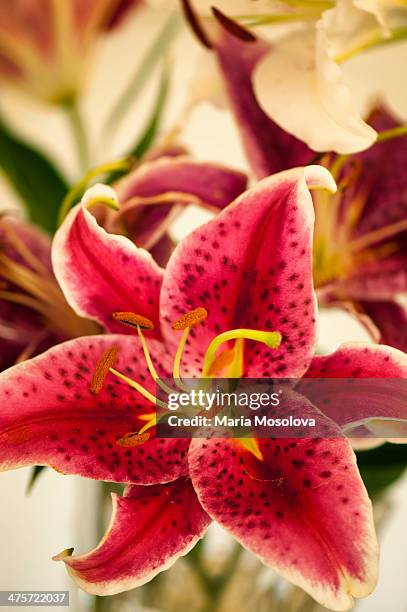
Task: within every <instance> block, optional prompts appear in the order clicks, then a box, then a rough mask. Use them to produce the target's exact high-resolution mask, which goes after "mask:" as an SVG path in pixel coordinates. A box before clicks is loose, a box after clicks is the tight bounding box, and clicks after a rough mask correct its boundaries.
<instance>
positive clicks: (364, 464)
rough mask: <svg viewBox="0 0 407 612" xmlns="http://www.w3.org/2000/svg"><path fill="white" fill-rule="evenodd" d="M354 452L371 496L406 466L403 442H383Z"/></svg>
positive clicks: (405, 447) (402, 471)
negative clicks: (371, 447)
mask: <svg viewBox="0 0 407 612" xmlns="http://www.w3.org/2000/svg"><path fill="white" fill-rule="evenodd" d="M356 454H357V458H358V466H359V471H360V473H361V476H362V478H363V482H364V483H365V486H366V488H367V490H368V492H369V495H371V496H372V497H373V496H375V495H378V494H379V493H381V492H382V491H383V490H384V489H386V488H387V487H389V486H390V485H391V484H393V483H394V482H396V480H398V478H400V476H402V474H403V473H404V471H405V469H406V467H407V445H404V444H383V445H382V446H379V447H378V448H373V449H371V450H368V451H358V452H357V453H356Z"/></svg>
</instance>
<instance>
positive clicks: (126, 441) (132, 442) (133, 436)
mask: <svg viewBox="0 0 407 612" xmlns="http://www.w3.org/2000/svg"><path fill="white" fill-rule="evenodd" d="M149 438H150V434H149V433H148V432H145V433H141V434H140V433H137V432H130V433H126V434H125V435H124V436H123V437H122V438H119V439H118V440H116V444H118V445H119V446H124V447H128V446H139V445H140V444H144V442H147V440H148V439H149Z"/></svg>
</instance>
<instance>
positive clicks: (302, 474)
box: [189, 434, 378, 610]
mask: <svg viewBox="0 0 407 612" xmlns="http://www.w3.org/2000/svg"><path fill="white" fill-rule="evenodd" d="M334 435H335V434H334ZM257 444H258V447H259V450H260V453H261V455H262V458H261V459H260V458H256V457H255V456H254V455H253V454H252V453H251V452H249V451H248V450H247V449H245V448H244V447H243V446H242V445H241V444H239V441H238V440H213V439H212V440H198V439H195V440H193V441H192V443H191V447H190V451H189V464H190V473H191V478H192V482H193V485H194V487H195V490H196V491H197V494H198V498H199V500H200V502H201V503H202V505H203V507H204V509H205V510H206V511H207V512H208V514H209V515H210V516H211V517H212V518H214V519H215V520H216V521H218V522H219V523H220V524H221V525H222V526H223V527H225V528H226V529H227V530H228V531H229V532H230V533H231V534H232V535H233V536H234V537H235V538H236V539H237V540H238V541H239V542H240V543H241V544H242V545H243V546H245V547H246V548H248V549H249V550H250V551H252V552H253V553H254V554H256V555H257V556H259V557H260V559H261V560H262V561H263V562H264V563H266V564H267V565H271V567H273V569H275V570H276V571H277V572H278V573H279V574H281V575H282V576H283V577H285V578H287V579H288V580H290V581H291V582H294V584H297V585H298V586H300V587H301V588H302V589H304V590H305V591H306V592H308V593H309V594H310V595H311V596H312V597H313V598H314V599H316V600H317V601H318V602H319V603H320V604H322V605H324V606H326V607H328V608H329V609H330V610H348V609H349V608H351V607H352V604H353V596H354V597H363V596H366V595H368V594H369V593H370V592H371V591H372V590H373V588H374V585H375V582H376V575H377V561H378V550H377V542H376V538H375V532H374V525H373V519H372V508H371V503H370V501H369V498H368V496H367V493H366V490H365V487H364V485H363V482H362V480H361V478H360V475H359V472H358V469H357V466H356V459H355V455H354V453H353V451H352V448H351V446H350V444H349V442H348V441H347V440H345V439H341V438H336V439H319V440H309V439H308V440H307V439H295V440H292V439H284V440H278V439H277V440H272V439H270V440H269V439H257Z"/></svg>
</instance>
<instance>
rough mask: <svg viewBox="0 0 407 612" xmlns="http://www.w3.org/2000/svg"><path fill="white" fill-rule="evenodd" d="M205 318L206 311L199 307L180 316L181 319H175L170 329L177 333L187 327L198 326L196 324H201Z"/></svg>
mask: <svg viewBox="0 0 407 612" xmlns="http://www.w3.org/2000/svg"><path fill="white" fill-rule="evenodd" d="M207 316H208V312H207V310H206V309H205V308H202V307H201V306H199V308H195V309H194V310H191V311H190V312H187V313H186V314H184V315H182V317H180V318H179V319H177V320H176V321H175V322H174V323H173V324H172V326H171V327H172V329H174V330H177V331H181V330H185V329H187V328H189V327H193V326H194V325H198V323H202V321H205V319H206V317H207Z"/></svg>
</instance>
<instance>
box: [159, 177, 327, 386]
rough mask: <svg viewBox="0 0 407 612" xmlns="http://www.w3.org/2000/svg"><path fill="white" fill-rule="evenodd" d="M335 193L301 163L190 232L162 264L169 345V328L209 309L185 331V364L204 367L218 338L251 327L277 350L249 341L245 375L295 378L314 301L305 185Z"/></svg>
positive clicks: (302, 366)
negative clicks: (277, 337)
mask: <svg viewBox="0 0 407 612" xmlns="http://www.w3.org/2000/svg"><path fill="white" fill-rule="evenodd" d="M316 185H321V186H323V187H325V188H329V189H334V188H335V184H334V183H333V179H332V177H331V175H330V174H329V172H328V171H327V170H326V169H324V168H321V167H320V166H307V167H306V168H297V169H294V170H290V171H287V172H282V173H280V174H276V175H274V176H273V177H269V178H267V179H264V180H263V181H260V182H259V183H258V184H257V185H256V187H254V188H253V189H250V190H249V191H247V192H245V193H244V194H242V195H241V196H240V197H239V198H238V199H237V200H236V201H235V202H234V203H233V204H231V205H230V206H228V207H227V208H226V209H225V210H224V211H222V212H221V213H220V214H219V215H218V216H217V217H216V218H215V219H213V220H211V221H209V223H206V224H205V225H203V226H201V227H200V228H198V229H197V230H195V231H194V232H192V233H191V234H190V235H189V236H187V238H186V239H185V240H183V241H182V243H181V244H179V245H178V246H177V248H176V249H175V251H174V252H173V254H172V256H171V258H170V261H169V262H168V266H167V270H166V274H165V280H164V284H163V288H162V292H161V301H160V304H161V325H162V330H163V334H164V336H165V338H166V341H167V342H168V343H169V345H170V346H173V347H175V345H176V344H177V342H178V336H177V334H176V333H174V331H173V330H172V329H171V323H172V322H173V321H175V320H176V319H178V317H179V316H180V315H182V314H183V313H185V312H187V311H189V310H192V309H194V308H197V307H200V306H201V307H204V308H206V310H207V311H208V318H207V319H206V321H205V322H204V323H203V325H200V326H197V327H196V328H194V329H193V330H191V336H190V340H189V343H188V344H187V351H189V352H187V351H186V357H187V358H188V361H189V364H188V363H187V359H185V360H184V372H185V373H186V374H188V372H190V371H191V367H190V364H191V362H192V363H195V361H194V360H196V362H197V363H202V356H203V352H204V351H205V349H206V348H207V346H208V343H209V341H210V340H212V338H213V337H214V336H216V335H217V334H219V333H221V332H224V331H227V330H231V329H235V328H252V329H257V330H265V331H272V330H274V331H279V332H280V333H281V334H282V336H283V339H282V342H281V346H280V348H279V349H273V350H272V349H269V348H268V347H267V346H265V345H262V344H259V343H253V342H249V343H248V344H247V345H246V347H245V375H246V376H252V377H256V376H258V377H263V376H265V377H268V376H278V375H279V376H280V377H285V376H292V377H296V376H301V375H302V373H303V372H304V371H305V370H306V369H307V367H308V365H309V362H310V359H311V356H312V354H313V351H314V343H315V314H316V303H315V295H314V291H313V285H312V273H311V257H312V230H313V223H314V211H313V205H312V200H311V196H310V193H309V187H311V186H316Z"/></svg>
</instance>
